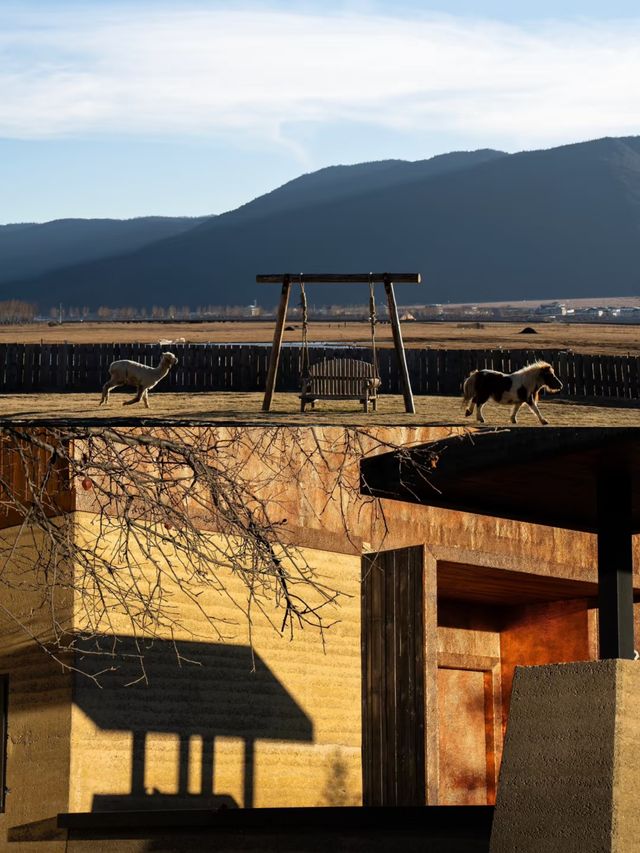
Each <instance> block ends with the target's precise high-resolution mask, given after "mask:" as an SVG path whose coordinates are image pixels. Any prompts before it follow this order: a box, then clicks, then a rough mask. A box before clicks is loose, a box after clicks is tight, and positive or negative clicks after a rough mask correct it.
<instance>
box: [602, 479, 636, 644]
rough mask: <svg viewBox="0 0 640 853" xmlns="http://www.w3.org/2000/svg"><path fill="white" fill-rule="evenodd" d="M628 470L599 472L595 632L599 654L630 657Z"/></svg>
mask: <svg viewBox="0 0 640 853" xmlns="http://www.w3.org/2000/svg"><path fill="white" fill-rule="evenodd" d="M631 491H632V490H631V474H630V472H629V471H625V470H620V469H617V470H616V468H615V466H614V467H613V469H611V468H610V469H608V470H607V471H603V472H600V474H599V476H598V481H597V506H598V609H599V617H598V624H599V628H598V634H599V642H600V658H629V659H631V660H633V657H634V650H633V646H634V643H633V551H632V523H631Z"/></svg>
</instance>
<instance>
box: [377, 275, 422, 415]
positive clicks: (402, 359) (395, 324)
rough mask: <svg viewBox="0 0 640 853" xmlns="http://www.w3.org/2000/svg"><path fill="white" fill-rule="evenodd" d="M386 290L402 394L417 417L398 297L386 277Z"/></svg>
mask: <svg viewBox="0 0 640 853" xmlns="http://www.w3.org/2000/svg"><path fill="white" fill-rule="evenodd" d="M384 289H385V293H386V294H387V303H388V305H389V319H390V320H391V331H392V332H393V343H394V345H395V348H396V355H397V357H398V365H399V367H400V373H401V375H402V393H403V395H404V407H405V410H406V411H407V412H408V413H409V414H410V415H415V413H416V408H415V406H414V404H413V393H412V391H411V381H410V380H409V370H408V368H407V357H406V355H405V352H404V343H403V340H402V331H401V330H400V318H399V317H398V306H397V305H396V296H395V293H394V292H393V282H392V281H391V280H390V279H389V278H388V276H385V278H384Z"/></svg>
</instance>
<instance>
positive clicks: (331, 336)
mask: <svg viewBox="0 0 640 853" xmlns="http://www.w3.org/2000/svg"><path fill="white" fill-rule="evenodd" d="M289 325H290V326H294V327H295V328H294V330H293V331H288V332H285V337H284V340H285V341H286V342H289V343H300V323H299V321H296V320H292V321H290V323H289ZM480 325H481V326H482V328H477V324H476V323H438V322H433V323H415V322H405V323H403V324H402V327H403V336H404V341H405V344H406V346H407V347H434V348H439V349H491V348H498V347H502V348H503V349H519V348H522V349H547V348H549V349H556V348H557V349H571V350H573V351H574V352H585V353H598V354H608V355H616V354H617V355H623V354H624V355H626V354H632V355H640V326H632V325H607V324H600V323H594V324H593V325H589V324H578V323H575V324H569V323H533V324H530V325H533V328H535V329H536V331H537V334H535V335H523V334H521V332H522V329H523V327H524V324H523V323H485V324H480ZM273 328H274V322H273V321H272V320H270V321H266V320H265V321H260V322H248V321H247V322H237V323H236V322H226V323H222V322H220V323H172V324H160V323H75V324H63V325H62V326H47V325H36V324H32V325H24V326H0V343H12V342H17V343H41V342H42V343H158V342H159V341H161V340H172V341H175V340H178V339H180V338H184V339H185V342H187V343H205V342H211V343H262V342H263V343H270V342H271V341H272V340H273ZM309 340H310V341H312V342H313V341H318V342H338V343H357V344H361V345H365V346H366V345H369V343H370V329H369V325H368V324H367V323H362V322H359V323H353V322H338V321H333V322H322V323H315V322H314V323H312V324H311V326H310V329H309ZM377 341H378V344H379V345H380V346H392V343H393V342H392V337H391V327H390V326H389V324H388V323H380V324H379V326H378V329H377Z"/></svg>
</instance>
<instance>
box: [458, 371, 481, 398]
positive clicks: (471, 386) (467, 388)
mask: <svg viewBox="0 0 640 853" xmlns="http://www.w3.org/2000/svg"><path fill="white" fill-rule="evenodd" d="M477 375H478V371H477V370H474V371H473V373H470V374H469V376H467V378H466V379H465V380H464V385H463V386H462V394H463V398H462V400H463V403H464V404H465V406H468V405H469V403H470V402H471V401H472V400H473V398H474V396H475V393H476V376H477Z"/></svg>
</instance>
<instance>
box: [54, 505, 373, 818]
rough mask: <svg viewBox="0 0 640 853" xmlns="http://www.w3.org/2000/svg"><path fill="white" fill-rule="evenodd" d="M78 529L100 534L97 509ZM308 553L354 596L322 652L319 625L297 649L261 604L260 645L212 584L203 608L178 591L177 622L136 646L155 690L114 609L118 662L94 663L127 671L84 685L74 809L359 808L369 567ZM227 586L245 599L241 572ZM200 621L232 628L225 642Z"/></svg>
mask: <svg viewBox="0 0 640 853" xmlns="http://www.w3.org/2000/svg"><path fill="white" fill-rule="evenodd" d="M77 523H78V529H79V531H80V533H79V535H81V536H82V537H83V539H84V540H85V541H86V542H88V543H90V542H91V537H92V536H97V535H98V534H99V531H98V528H97V525H96V523H95V517H94V516H93V515H91V514H89V513H86V514H85V513H82V514H78V515H77ZM210 535H211V536H217V534H210ZM304 557H305V558H306V559H307V560H308V562H309V564H310V565H312V566H313V567H314V568H315V570H316V572H317V573H318V574H319V575H320V577H321V578H322V580H323V581H324V582H326V583H327V584H330V585H332V584H336V585H337V584H339V585H340V587H341V589H342V591H343V593H344V596H343V598H342V605H341V607H340V608H339V609H338V608H334V609H333V611H330V612H329V613H328V614H327V616H328V618H329V621H332V620H333V619H334V618H336V619H338V621H337V623H336V624H335V625H334V626H333V627H332V628H331V629H330V630H329V633H328V635H327V641H328V642H327V644H326V646H325V647H323V642H322V637H321V636H320V634H319V633H318V632H317V631H315V630H314V629H313V628H311V627H309V626H307V627H305V628H304V630H298V631H297V632H296V634H295V636H294V639H293V641H291V640H290V639H289V636H288V635H287V636H283V635H282V634H280V632H279V630H277V629H276V628H275V627H274V626H273V625H272V624H270V623H269V620H268V619H267V618H266V617H264V616H262V615H261V614H260V611H259V610H258V608H256V609H255V612H254V617H253V623H252V631H251V637H250V635H249V626H248V623H247V621H246V618H245V616H244V614H242V613H240V612H239V611H238V609H237V608H235V607H234V606H233V604H232V602H231V601H230V600H229V598H228V597H226V596H221V595H220V594H219V593H218V592H217V591H215V590H212V589H209V590H206V591H204V592H203V594H202V595H201V596H200V597H199V598H198V600H197V601H194V600H192V599H191V598H189V597H188V596H182V595H181V594H180V591H179V589H178V588H177V587H174V588H172V587H171V585H168V586H167V592H168V594H169V595H170V596H172V598H171V603H172V606H173V607H175V608H177V609H178V610H179V611H180V625H179V626H178V627H176V628H175V630H173V632H172V633H173V637H171V635H170V633H169V632H168V631H166V632H165V633H164V635H163V632H162V629H160V631H159V633H158V636H157V638H156V639H155V640H154V643H153V646H152V647H149V648H147V649H144V648H143V649H141V650H140V652H142V653H143V654H144V655H145V664H144V667H145V670H144V673H145V675H146V678H147V680H148V682H149V684H148V686H146V685H145V684H144V683H143V682H142V681H140V678H141V676H142V674H143V673H142V669H141V667H140V665H139V663H138V662H137V656H138V654H139V652H138V651H137V650H136V648H135V644H134V643H133V642H132V641H131V639H130V638H128V637H127V631H126V629H127V627H128V626H127V620H126V619H125V618H124V617H120V618H119V617H118V615H117V614H114V616H113V619H112V624H113V626H114V627H115V629H116V634H117V635H118V636H119V637H120V639H121V641H122V642H120V643H119V644H118V646H117V649H118V656H117V657H116V658H113V659H112V658H109V657H107V658H97V659H96V660H95V661H90V666H91V667H92V668H98V669H100V668H104V667H105V666H109V665H111V664H113V665H115V666H116V667H118V669H117V671H116V672H115V673H113V674H109V676H108V679H107V687H106V688H105V689H103V690H102V691H101V690H100V689H99V688H97V687H95V686H94V685H93V684H92V683H91V682H90V681H88V680H87V679H86V678H85V679H83V678H82V677H80V676H76V678H75V681H74V705H73V712H72V732H71V777H72V780H73V782H72V788H71V794H70V803H69V809H70V810H71V811H91V810H112V809H115V808H145V809H146V808H185V807H196V808H202V807H207V808H208V807H211V806H212V805H215V806H219V805H222V804H224V805H227V806H230V807H233V806H234V805H237V806H256V807H267V806H321V805H357V804H359V803H360V802H361V796H362V794H361V771H360V728H361V712H360V683H361V682H360V600H359V574H360V565H359V559H358V558H357V557H355V556H351V555H341V554H335V553H328V552H321V551H316V550H313V551H312V550H305V552H304ZM225 583H226V585H227V590H228V591H229V592H231V593H233V594H234V595H236V596H237V598H238V599H239V600H240V599H242V596H243V595H245V598H246V594H245V593H243V589H244V588H243V587H242V585H241V584H240V581H239V580H238V579H237V578H236V577H234V576H233V575H232V573H231V572H228V573H227V575H226V576H225ZM204 613H214V614H215V615H216V617H217V618H218V619H219V620H225V621H224V622H220V625H219V627H221V628H222V629H223V630H224V634H225V640H224V642H220V640H219V638H216V637H215V632H214V631H212V629H211V626H210V625H208V624H207V622H206V620H205V618H204V615H203V614H204ZM270 615H272V614H270ZM77 624H78V625H80V617H79V616H78V623H77ZM278 627H279V623H278ZM194 637H197V638H198V640H197V641H194ZM216 639H217V641H216ZM174 641H175V644H174ZM251 641H252V642H253V649H254V652H255V657H252V654H251V649H250V645H251ZM123 654H126V655H129V657H128V659H127V660H126V663H124V664H123V659H122V657H121V656H122V655H123ZM178 654H179V655H180V656H181V657H182V658H183V660H182V661H181V663H179V662H178V659H177V655H178ZM147 656H148V664H149V665H148V667H147V663H146V660H147ZM77 662H78V666H79V668H84V667H86V660H83V659H82V658H81V657H80V656H79V657H78V659H77ZM252 670H253V671H252ZM104 680H105V679H104V678H102V679H101V681H102V682H104ZM136 681H138V683H136V684H133V685H132V686H131V687H125V686H124V685H125V684H130V683H132V682H136ZM96 755H99V756H100V762H99V763H97V762H96Z"/></svg>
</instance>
